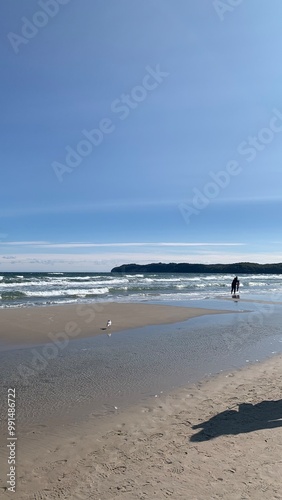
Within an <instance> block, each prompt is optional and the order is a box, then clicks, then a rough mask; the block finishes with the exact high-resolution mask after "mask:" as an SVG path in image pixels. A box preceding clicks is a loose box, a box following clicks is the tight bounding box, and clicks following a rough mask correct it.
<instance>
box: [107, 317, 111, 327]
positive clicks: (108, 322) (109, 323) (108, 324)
mask: <svg viewBox="0 0 282 500" xmlns="http://www.w3.org/2000/svg"><path fill="white" fill-rule="evenodd" d="M110 326H112V322H111V320H110V319H108V321H107V328H110Z"/></svg>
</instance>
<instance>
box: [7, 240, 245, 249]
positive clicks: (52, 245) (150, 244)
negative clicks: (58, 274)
mask: <svg viewBox="0 0 282 500" xmlns="http://www.w3.org/2000/svg"><path fill="white" fill-rule="evenodd" d="M2 245H6V246H14V245H15V246H30V247H39V248H49V249H51V248H102V247H104V248H118V247H123V248H126V247H222V246H226V247H233V246H243V245H245V243H226V242H222V243H221V242H219V243H213V242H212V243H209V242H207V243H206V242H193V243H187V242H123V243H82V242H70V243H51V242H48V241H5V242H4V243H2Z"/></svg>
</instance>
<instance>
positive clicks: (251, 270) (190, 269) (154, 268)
mask: <svg viewBox="0 0 282 500" xmlns="http://www.w3.org/2000/svg"><path fill="white" fill-rule="evenodd" d="M111 273H127V274H139V273H219V274H229V273H230V274H282V263H281V262H280V263H277V264H257V263H255V262H237V263H235V264H187V263H180V264H177V263H173V262H172V263H170V264H164V263H162V262H159V263H152V264H143V265H142V264H122V265H121V266H117V267H114V268H113V269H112V270H111Z"/></svg>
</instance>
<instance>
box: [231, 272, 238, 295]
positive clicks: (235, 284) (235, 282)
mask: <svg viewBox="0 0 282 500" xmlns="http://www.w3.org/2000/svg"><path fill="white" fill-rule="evenodd" d="M239 285H240V281H239V280H238V277H237V276H236V277H235V278H234V280H233V281H232V285H231V293H232V294H233V293H236V292H238V291H239Z"/></svg>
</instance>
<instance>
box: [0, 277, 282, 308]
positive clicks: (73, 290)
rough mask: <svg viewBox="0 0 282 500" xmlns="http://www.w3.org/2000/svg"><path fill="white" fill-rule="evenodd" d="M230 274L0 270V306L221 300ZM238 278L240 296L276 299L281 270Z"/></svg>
mask: <svg viewBox="0 0 282 500" xmlns="http://www.w3.org/2000/svg"><path fill="white" fill-rule="evenodd" d="M233 278H234V276H233V275H230V274H135V275H130V274H111V273H69V272H68V273H66V272H50V273H2V274H0V308H7V307H28V306H47V305H55V304H60V305H63V304H72V303H85V302H86V303H87V302H93V301H95V302H101V301H102V302H105V301H115V302H130V301H133V302H153V301H158V302H159V301H170V302H172V301H173V302H174V301H177V302H184V301H185V302H187V301H189V300H203V299H205V300H209V299H222V298H226V297H230V289H231V281H232V279H233ZM239 279H240V296H241V298H245V299H254V298H255V299H261V300H279V298H280V299H281V290H282V275H265V274H263V275H262V274H252V275H241V276H239ZM207 307H208V304H207Z"/></svg>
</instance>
